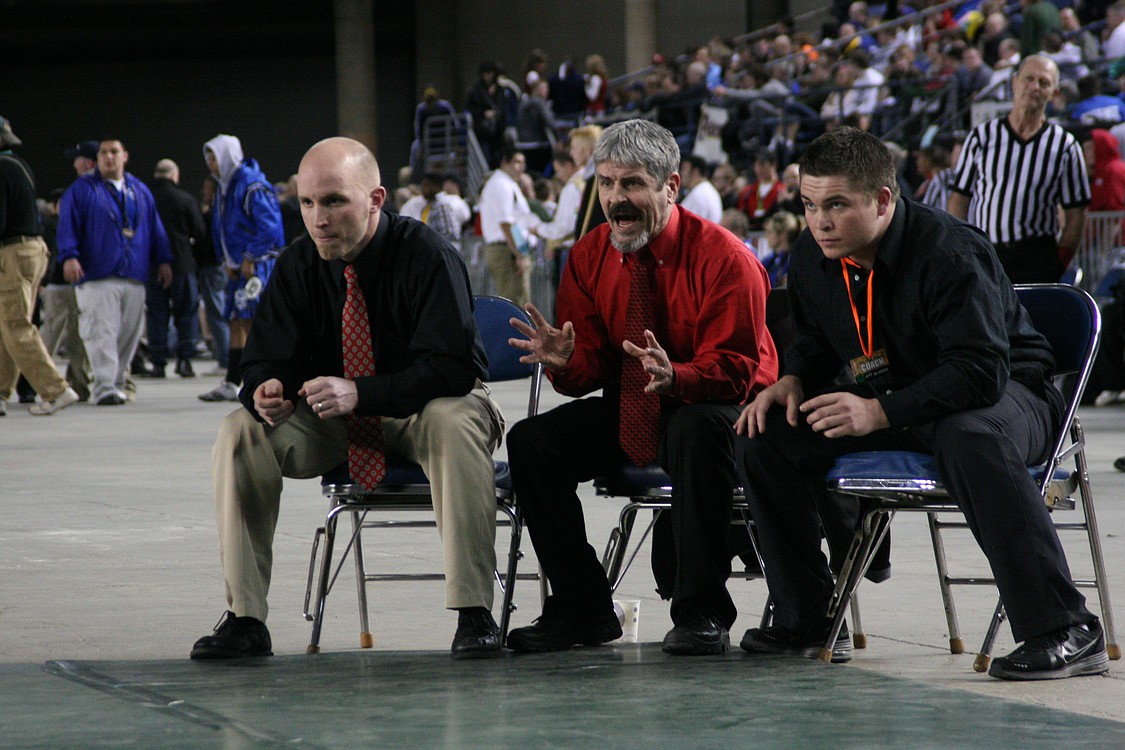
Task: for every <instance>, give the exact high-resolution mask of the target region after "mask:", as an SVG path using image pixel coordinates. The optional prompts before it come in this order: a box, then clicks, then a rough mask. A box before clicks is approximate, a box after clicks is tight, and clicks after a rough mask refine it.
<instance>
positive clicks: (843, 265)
mask: <svg viewBox="0 0 1125 750" xmlns="http://www.w3.org/2000/svg"><path fill="white" fill-rule="evenodd" d="M848 266H854V267H856V268H862V266H860V265H859V264H858V263H856V262H855V261H854V260H852V259H851V258H841V259H840V270H841V271H843V273H844V286H846V287H847V289H848V304H849V305H851V308H852V319H853V320H854V321H855V332H856V335H857V336H858V337H859V348H860V350H861V351H862V352H863V356H865V357H870V356H871V354H872V352H873V351H874V349H875V346H874V344H875V337H874V335H873V333H872V330H873V321H872V319H871V318H872V315H871V308H872V304H871V303H872V300H873V297H872V293H873V292H874V289H875V269H874V268H872V269H871V272H870V273H869V274H868V276H867V344H864V343H863V326H861V325H860V323H859V310H857V309H856V307H855V299H853V298H852V280H851V279H850V278H849V277H848Z"/></svg>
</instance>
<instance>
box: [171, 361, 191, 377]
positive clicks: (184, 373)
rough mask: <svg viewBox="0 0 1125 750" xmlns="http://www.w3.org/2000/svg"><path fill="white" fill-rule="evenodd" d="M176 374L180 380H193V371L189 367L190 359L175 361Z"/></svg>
mask: <svg viewBox="0 0 1125 750" xmlns="http://www.w3.org/2000/svg"><path fill="white" fill-rule="evenodd" d="M176 374H177V375H179V376H180V377H181V378H194V377H195V370H193V369H192V367H191V360H190V359H183V358H181V359H177V360H176Z"/></svg>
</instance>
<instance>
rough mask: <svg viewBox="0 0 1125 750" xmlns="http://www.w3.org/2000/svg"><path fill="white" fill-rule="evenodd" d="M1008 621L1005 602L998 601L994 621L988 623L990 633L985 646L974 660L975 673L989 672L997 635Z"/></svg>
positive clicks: (985, 637)
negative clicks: (993, 645)
mask: <svg viewBox="0 0 1125 750" xmlns="http://www.w3.org/2000/svg"><path fill="white" fill-rule="evenodd" d="M1006 619H1008V613H1007V612H1005V611H1004V600H1003V599H998V600H997V601H996V609H995V610H993V612H992V619H991V620H990V621H989V623H988V632H987V633H985V635H984V644H982V645H981V647H980V653H979V654H977V658H975V659H973V671H974V672H987V671H988V665H989V664H991V663H992V644H993V643H995V642H996V634H997V633H999V632H1000V626H1001V625H1003V624H1004V620H1006Z"/></svg>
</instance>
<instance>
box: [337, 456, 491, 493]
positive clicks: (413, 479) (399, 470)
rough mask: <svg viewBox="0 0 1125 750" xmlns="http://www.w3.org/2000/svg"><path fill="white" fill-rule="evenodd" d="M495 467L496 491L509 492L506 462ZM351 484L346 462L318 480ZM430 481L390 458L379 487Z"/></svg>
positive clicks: (417, 470) (405, 463)
mask: <svg viewBox="0 0 1125 750" xmlns="http://www.w3.org/2000/svg"><path fill="white" fill-rule="evenodd" d="M493 463H494V464H495V466H496V487H497V489H501V490H507V491H509V492H510V491H511V489H512V472H511V471H510V470H509V469H508V462H507V461H494V462H493ZM351 483H352V478H351V476H350V475H349V474H348V462H347V461H345V462H343V463H342V464H340V465H339V466H337V467H336V468H334V469H332V470H331V471H328V472H325V473H324V475H323V476H322V477H321V478H320V484H321V486H324V487H327V486H328V485H330V484H338V485H348V484H351ZM429 483H430V480H429V479H426V474H425V472H423V471H422V467H421V466H419V465H418V464H416V463H414V462H412V461H407V460H406V459H405V458H396V457H395V456H391V457H390V461H389V465H388V466H387V478H386V479H384V480H383V484H382V485H381V486H382V487H384V488H391V487H405V486H408V485H412V484H429Z"/></svg>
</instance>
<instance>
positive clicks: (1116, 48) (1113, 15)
mask: <svg viewBox="0 0 1125 750" xmlns="http://www.w3.org/2000/svg"><path fill="white" fill-rule="evenodd" d="M1105 28H1106V30H1107V31H1108V32H1109V35H1108V36H1107V37H1106V39H1105V41H1104V42H1103V43H1102V52H1104V53H1105V57H1106V59H1107V60H1116V59H1117V58H1119V57H1125V0H1118V2H1116V3H1114V4H1113V5H1111V6H1109V7H1108V8H1106V11H1105Z"/></svg>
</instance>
